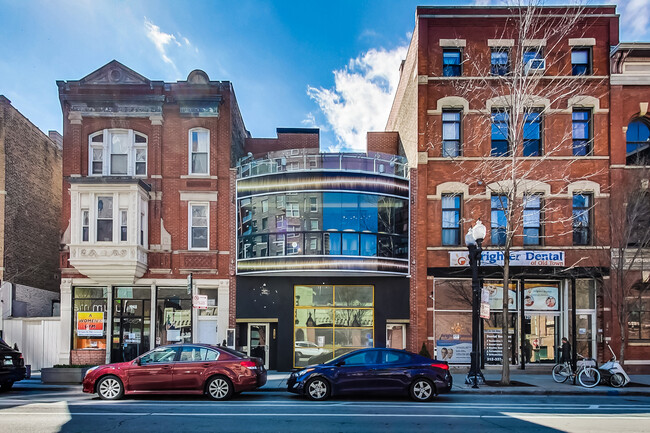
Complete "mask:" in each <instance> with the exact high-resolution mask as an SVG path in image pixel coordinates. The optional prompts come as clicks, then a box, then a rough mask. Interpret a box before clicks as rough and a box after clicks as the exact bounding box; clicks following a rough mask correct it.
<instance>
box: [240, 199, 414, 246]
mask: <svg viewBox="0 0 650 433" xmlns="http://www.w3.org/2000/svg"><path fill="white" fill-rule="evenodd" d="M301 215H302V217H301ZM306 216H308V218H307V217H306ZM238 220H239V221H238V222H239V237H238V239H239V256H238V257H239V259H248V258H259V257H272V256H285V255H346V256H365V257H387V258H403V259H405V258H407V257H408V204H407V200H405V199H400V198H396V197H385V196H377V195H373V194H360V193H346V192H326V193H318V192H308V193H293V194H286V195H285V194H282V195H277V196H276V197H275V198H273V197H269V196H268V195H267V196H259V197H253V198H245V199H241V200H240V201H239V212H238ZM273 221H275V224H274V223H273Z"/></svg>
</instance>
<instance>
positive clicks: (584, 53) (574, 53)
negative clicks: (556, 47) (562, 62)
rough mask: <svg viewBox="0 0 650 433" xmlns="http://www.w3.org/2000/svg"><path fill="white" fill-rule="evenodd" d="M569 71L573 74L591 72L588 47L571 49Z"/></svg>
mask: <svg viewBox="0 0 650 433" xmlns="http://www.w3.org/2000/svg"><path fill="white" fill-rule="evenodd" d="M571 73H572V74H573V75H586V74H590V73H591V50H589V48H574V49H573V50H571Z"/></svg>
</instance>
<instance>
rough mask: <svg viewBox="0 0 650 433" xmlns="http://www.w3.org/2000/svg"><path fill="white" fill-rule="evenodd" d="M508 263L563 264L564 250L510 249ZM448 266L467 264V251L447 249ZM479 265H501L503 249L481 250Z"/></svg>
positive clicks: (521, 264)
mask: <svg viewBox="0 0 650 433" xmlns="http://www.w3.org/2000/svg"><path fill="white" fill-rule="evenodd" d="M510 265H511V266H564V251H526V250H524V251H510ZM449 266H452V267H465V266H469V252H467V251H449ZM481 266H503V251H494V250H487V251H483V253H482V254H481Z"/></svg>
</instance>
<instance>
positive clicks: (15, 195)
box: [0, 97, 61, 291]
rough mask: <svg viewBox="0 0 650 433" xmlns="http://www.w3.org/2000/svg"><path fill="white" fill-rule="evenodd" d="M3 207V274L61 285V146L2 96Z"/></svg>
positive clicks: (48, 287)
mask: <svg viewBox="0 0 650 433" xmlns="http://www.w3.org/2000/svg"><path fill="white" fill-rule="evenodd" d="M0 137H1V140H2V143H0V146H1V147H2V148H3V156H4V161H3V162H4V166H3V167H2V169H3V170H2V172H3V176H2V177H3V182H4V188H1V189H2V190H4V191H6V195H4V194H2V197H3V199H4V212H3V213H2V215H1V216H0V219H2V222H1V223H0V228H2V229H3V231H2V233H3V234H4V245H3V247H4V254H3V256H4V258H5V263H4V267H5V270H4V275H3V279H5V280H7V281H11V282H13V283H16V284H22V285H25V286H31V287H36V288H41V289H46V290H51V291H58V287H59V271H58V267H59V257H58V256H59V252H58V251H59V240H60V234H59V226H58V224H57V221H58V217H59V215H60V211H61V151H60V149H59V148H58V147H57V145H56V144H55V143H54V142H52V141H51V140H50V138H49V137H48V136H46V135H45V134H43V133H42V132H41V131H40V130H39V129H38V128H37V127H36V126H34V125H33V124H32V123H31V122H30V121H29V120H28V119H27V118H25V117H24V116H23V115H22V114H20V113H19V112H18V111H17V110H16V109H15V108H14V107H13V106H12V105H11V104H10V101H9V100H7V99H6V98H4V97H0Z"/></svg>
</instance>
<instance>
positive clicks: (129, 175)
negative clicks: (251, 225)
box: [57, 61, 249, 364]
mask: <svg viewBox="0 0 650 433" xmlns="http://www.w3.org/2000/svg"><path fill="white" fill-rule="evenodd" d="M57 85H58V87H59V97H60V100H61V107H62V110H63V118H64V125H63V143H64V146H63V161H64V163H63V178H64V180H63V191H64V193H63V211H62V215H61V231H62V232H63V233H64V235H63V244H65V248H64V250H63V251H62V253H61V274H62V284H61V292H62V298H61V305H62V332H61V335H62V337H61V338H62V341H61V349H60V351H61V353H60V361H61V362H62V363H67V362H71V363H73V364H90V363H102V362H105V361H119V360H123V359H132V358H133V357H135V356H137V355H139V354H141V353H143V352H146V351H148V350H149V349H151V348H153V347H154V346H156V345H160V344H166V343H167V342H174V341H194V342H207V343H212V344H216V343H221V342H222V341H223V340H225V339H226V336H227V329H228V328H229V327H231V326H232V325H234V293H231V290H232V288H233V285H234V262H233V257H231V248H230V246H231V239H232V236H233V234H234V232H235V226H234V221H233V218H232V217H231V215H232V214H231V197H232V191H233V186H234V184H233V179H234V172H233V170H232V167H233V161H235V160H236V159H237V158H239V157H240V156H241V155H242V152H243V145H244V140H245V139H246V137H248V135H249V134H248V132H247V131H246V129H245V127H244V122H243V120H242V117H241V114H240V112H239V108H238V106H237V100H236V98H235V94H234V91H233V87H232V85H231V84H230V83H229V82H219V81H211V80H210V79H209V78H208V76H207V74H206V73H205V72H203V71H200V70H195V71H192V72H191V73H190V74H189V76H188V78H187V80H186V81H178V82H175V83H165V82H162V81H151V80H149V79H147V78H145V77H143V76H141V75H140V74H138V73H137V72H135V71H132V70H131V69H129V68H127V67H126V66H124V65H122V64H120V63H119V62H117V61H112V62H110V63H108V64H106V65H105V66H103V67H101V68H100V69H98V70H96V71H95V72H93V73H91V74H90V75H88V76H86V77H84V78H82V79H81V80H78V81H59V82H57ZM190 275H192V277H193V286H192V287H191V288H190V289H188V277H189V276H190ZM233 292H234V291H233ZM195 295H202V296H205V298H202V300H201V301H198V298H197V300H195V304H196V303H197V302H202V303H203V304H205V305H206V308H203V309H200V310H199V309H193V308H192V305H193V302H192V298H193V296H195ZM71 336H72V337H71Z"/></svg>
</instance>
